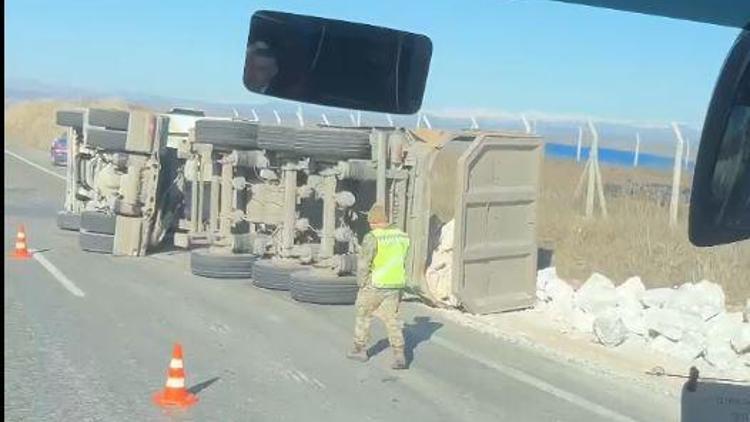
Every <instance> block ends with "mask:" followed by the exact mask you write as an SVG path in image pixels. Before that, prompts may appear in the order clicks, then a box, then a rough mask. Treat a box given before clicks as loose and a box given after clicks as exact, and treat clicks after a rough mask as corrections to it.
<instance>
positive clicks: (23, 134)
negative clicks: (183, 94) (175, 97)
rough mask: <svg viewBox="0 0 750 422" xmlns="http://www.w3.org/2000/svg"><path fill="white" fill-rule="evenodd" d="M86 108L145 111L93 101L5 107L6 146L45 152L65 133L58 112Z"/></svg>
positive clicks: (110, 101) (108, 101)
mask: <svg viewBox="0 0 750 422" xmlns="http://www.w3.org/2000/svg"><path fill="white" fill-rule="evenodd" d="M85 107H101V108H112V109H117V110H138V109H140V110H143V109H145V107H142V106H139V105H135V104H129V103H127V102H125V101H122V100H119V99H103V100H92V101H59V100H39V101H24V102H19V103H13V104H7V101H6V107H5V143H6V145H23V146H26V147H31V148H36V149H43V150H46V149H48V148H49V147H50V143H51V142H52V140H53V139H54V138H56V137H58V136H60V135H61V134H63V133H65V132H66V128H63V127H60V126H57V124H56V123H55V114H56V113H57V110H64V109H78V108H85Z"/></svg>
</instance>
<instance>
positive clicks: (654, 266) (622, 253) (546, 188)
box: [538, 160, 750, 307]
mask: <svg viewBox="0 0 750 422" xmlns="http://www.w3.org/2000/svg"><path fill="white" fill-rule="evenodd" d="M582 170H583V166H582V165H576V164H575V163H568V162H562V161H556V160H546V162H545V164H544V169H543V186H542V194H541V201H540V208H539V219H540V224H539V235H538V236H539V242H540V246H541V247H545V248H549V249H552V250H553V251H554V255H553V256H554V258H553V259H554V263H555V265H556V267H557V269H558V272H559V273H560V274H561V276H563V277H565V278H571V279H574V280H579V281H580V280H585V279H586V278H587V277H588V276H589V275H590V274H591V272H593V271H598V272H601V273H603V274H606V275H607V276H609V277H611V278H612V279H614V280H615V281H623V280H625V279H626V278H627V277H630V276H633V275H639V276H641V278H642V279H643V281H644V283H645V284H646V285H647V287H664V286H673V285H675V284H681V283H683V282H686V281H700V280H702V279H708V280H711V281H715V282H717V283H719V284H721V285H722V286H723V288H724V290H725V292H726V293H727V302H728V303H729V304H730V305H733V307H734V306H738V305H740V304H741V303H744V301H745V299H747V298H749V297H750V242H748V241H745V242H739V243H734V244H731V245H724V246H719V247H714V248H696V247H694V246H692V245H691V244H690V242H689V240H688V238H687V204H686V203H683V204H681V207H680V210H679V211H680V221H679V227H678V228H676V229H674V230H672V229H670V227H669V224H668V209H669V207H668V205H667V204H660V203H659V202H658V201H657V200H655V199H654V198H653V197H646V195H644V194H641V193H632V194H620V195H613V194H612V193H610V194H609V195H606V196H607V208H608V211H609V217H608V218H606V219H604V218H602V217H601V216H599V215H597V217H596V218H594V219H592V220H586V219H585V218H584V217H583V209H584V200H583V198H580V199H575V198H573V194H574V190H575V186H576V183H577V182H578V178H579V177H580V174H581V172H582ZM602 178H603V181H604V183H605V185H616V186H628V185H632V184H633V183H637V184H661V185H664V186H670V185H671V172H664V173H661V172H656V171H648V170H644V169H637V170H636V169H620V168H618V169H613V168H602ZM690 183H691V181H690V180H689V178H688V177H686V178H684V179H683V188H685V187H689V186H690Z"/></svg>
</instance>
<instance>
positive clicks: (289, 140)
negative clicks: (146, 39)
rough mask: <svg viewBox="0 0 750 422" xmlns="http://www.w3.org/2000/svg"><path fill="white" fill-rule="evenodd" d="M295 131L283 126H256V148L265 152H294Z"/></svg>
mask: <svg viewBox="0 0 750 422" xmlns="http://www.w3.org/2000/svg"><path fill="white" fill-rule="evenodd" d="M295 130H296V129H294V128H291V127H285V126H258V136H257V139H258V148H260V149H264V150H266V151H278V152H294V137H295Z"/></svg>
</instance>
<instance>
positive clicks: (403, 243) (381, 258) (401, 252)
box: [371, 228, 409, 289]
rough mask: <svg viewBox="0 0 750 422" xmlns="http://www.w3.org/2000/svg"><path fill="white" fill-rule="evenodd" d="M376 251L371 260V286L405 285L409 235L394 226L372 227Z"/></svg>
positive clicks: (384, 287) (390, 286) (400, 286)
mask: <svg viewBox="0 0 750 422" xmlns="http://www.w3.org/2000/svg"><path fill="white" fill-rule="evenodd" d="M371 233H372V235H373V237H375V240H376V241H377V245H378V246H377V252H376V254H375V258H373V260H372V273H371V274H372V286H373V287H376V288H380V289H402V288H404V287H406V256H407V253H408V251H409V237H408V236H407V235H406V233H404V232H402V231H401V230H399V229H396V228H387V229H374V230H372V232H371Z"/></svg>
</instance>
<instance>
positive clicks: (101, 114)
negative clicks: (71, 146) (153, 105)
mask: <svg viewBox="0 0 750 422" xmlns="http://www.w3.org/2000/svg"><path fill="white" fill-rule="evenodd" d="M129 121H130V112H128V111H123V110H111V109H103V108H90V109H89V125H90V126H99V127H103V128H107V129H115V130H124V131H127V130H128V122H129Z"/></svg>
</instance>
